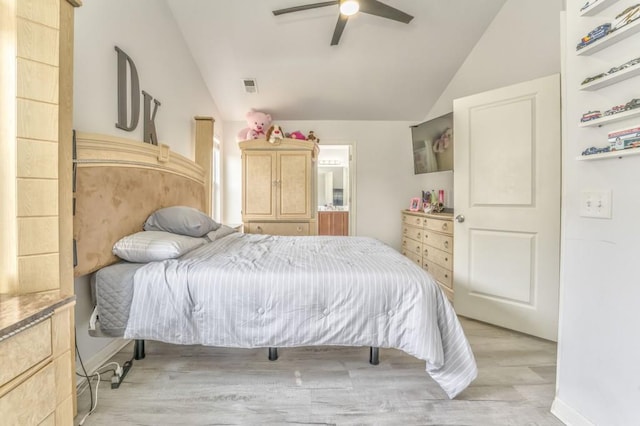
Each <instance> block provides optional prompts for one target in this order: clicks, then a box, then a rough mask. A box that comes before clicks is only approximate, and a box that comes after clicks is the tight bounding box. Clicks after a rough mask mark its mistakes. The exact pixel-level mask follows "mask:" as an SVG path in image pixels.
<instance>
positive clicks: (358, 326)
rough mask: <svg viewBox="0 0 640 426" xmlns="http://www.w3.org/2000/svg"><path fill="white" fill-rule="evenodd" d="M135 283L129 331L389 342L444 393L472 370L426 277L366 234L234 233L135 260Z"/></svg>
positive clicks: (214, 341)
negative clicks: (170, 254) (161, 257)
mask: <svg viewBox="0 0 640 426" xmlns="http://www.w3.org/2000/svg"><path fill="white" fill-rule="evenodd" d="M129 288H131V287H129ZM133 289H134V292H133V299H132V302H131V309H130V313H129V320H128V321H127V326H126V330H125V333H124V337H126V338H131V339H151V340H159V341H164V342H169V343H176V344H188V345H191V344H202V345H211V346H222V347H239V348H255V347H295V346H312V345H344V346H373V347H383V348H396V349H400V350H402V351H404V352H406V353H408V354H410V355H413V356H415V357H417V358H419V359H422V360H425V361H426V370H427V372H428V373H429V374H430V375H431V377H432V378H433V379H435V380H436V381H437V382H438V383H439V384H440V386H441V387H442V388H443V389H444V390H445V392H446V393H447V394H448V395H449V396H450V397H454V396H455V395H457V394H458V393H459V392H461V391H462V390H463V389H464V388H466V386H467V385H468V384H469V383H470V382H471V381H472V380H473V379H474V378H475V377H476V375H477V369H476V365H475V359H474V357H473V354H472V352H471V348H470V346H469V344H468V342H467V340H466V337H465V336H464V333H463V331H462V328H461V326H460V323H459V322H458V319H457V317H456V315H455V312H454V311H453V308H452V307H451V305H450V304H449V302H448V301H447V299H446V296H445V295H444V294H443V292H442V290H441V289H440V288H439V286H438V285H437V284H436V283H435V281H434V280H433V278H432V277H431V276H430V275H429V274H428V273H426V272H425V271H424V270H422V268H420V267H418V266H416V265H415V264H414V263H413V262H412V261H411V260H410V259H408V258H406V257H404V256H402V255H401V254H400V253H398V252H397V251H396V250H394V249H392V248H391V247H389V246H387V245H385V244H383V243H381V242H379V241H377V240H375V239H372V238H364V237H322V236H318V237H283V236H271V235H255V234H232V235H229V236H227V237H225V238H222V239H219V240H216V241H213V242H211V243H208V244H206V245H204V246H202V247H200V248H197V249H195V250H193V251H192V252H190V253H188V254H186V255H185V256H183V257H182V258H180V259H173V260H166V261H162V262H153V263H149V264H147V265H145V266H143V267H140V268H138V269H136V271H135V273H134V276H133ZM120 325H121V324H119V326H120Z"/></svg>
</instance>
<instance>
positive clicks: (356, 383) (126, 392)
mask: <svg viewBox="0 0 640 426" xmlns="http://www.w3.org/2000/svg"><path fill="white" fill-rule="evenodd" d="M461 321H462V324H463V327H464V329H465V332H466V335H467V337H468V339H469V341H470V342H471V346H472V348H473V351H474V354H475V357H476V361H477V363H478V369H479V374H478V378H477V379H476V380H475V382H473V383H472V384H471V386H470V387H469V388H467V389H466V390H465V391H464V392H463V393H462V394H460V395H459V396H458V397H457V398H456V399H455V400H449V399H448V398H447V397H446V395H445V394H444V392H443V391H442V390H441V389H440V388H439V387H438V385H437V384H436V383H435V382H434V381H433V380H432V379H431V378H430V377H429V376H428V375H427V373H426V372H425V363H424V361H420V360H418V359H415V358H413V357H412V356H409V355H406V354H405V353H403V352H401V351H398V350H394V349H382V350H381V351H380V365H378V366H372V365H370V364H369V363H368V357H369V349H368V348H342V347H316V348H295V349H281V350H280V354H279V355H280V358H279V360H278V361H275V362H271V361H268V360H267V350H266V349H260V350H257V349H256V350H254V349H224V348H210V347H200V346H174V345H169V344H164V343H157V342H147V345H146V346H147V347H146V352H147V357H146V358H145V359H144V360H141V361H135V362H134V367H133V369H132V370H131V371H130V372H129V374H128V375H127V377H126V378H125V381H124V383H123V384H122V386H121V387H120V389H117V390H112V389H110V383H109V382H108V380H107V382H103V383H102V384H101V385H100V391H99V400H98V408H97V410H96V411H95V412H94V413H93V414H92V415H91V416H89V417H88V418H87V420H86V421H85V425H108V426H114V425H217V424H224V425H282V424H314V425H318V424H337V425H344V424H349V425H561V424H562V423H561V422H560V421H559V420H557V419H556V418H555V417H554V416H553V415H551V414H550V413H549V408H550V406H551V402H552V401H553V397H554V389H555V387H554V386H555V385H554V383H555V372H556V345H555V343H552V342H548V341H545V340H540V339H536V338H533V337H529V336H525V335H522V334H519V333H516V332H512V331H509V330H504V329H501V328H497V327H493V326H490V325H487V324H483V323H480V322H477V321H472V320H468V319H463V318H462V319H461ZM132 353H133V350H132V349H131V348H130V347H127V348H126V349H125V350H123V351H122V352H120V353H119V354H117V355H116V356H115V357H114V360H117V361H119V362H123V361H124V360H126V359H128V358H130V357H131V355H132ZM88 409H89V392H88V391H85V392H83V393H82V394H81V395H80V397H79V400H78V412H79V413H78V417H76V424H77V422H78V421H79V420H80V419H81V418H82V417H83V416H84V414H85V413H86V412H87V411H88Z"/></svg>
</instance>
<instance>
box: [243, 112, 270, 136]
mask: <svg viewBox="0 0 640 426" xmlns="http://www.w3.org/2000/svg"><path fill="white" fill-rule="evenodd" d="M246 118H247V125H248V126H249V127H245V128H244V129H242V130H240V132H239V133H238V136H237V139H238V141H246V140H249V139H260V138H266V133H267V129H268V128H269V126H270V125H271V115H269V114H266V113H264V112H260V111H256V110H254V109H251V110H250V111H249V112H248V113H247V115H246Z"/></svg>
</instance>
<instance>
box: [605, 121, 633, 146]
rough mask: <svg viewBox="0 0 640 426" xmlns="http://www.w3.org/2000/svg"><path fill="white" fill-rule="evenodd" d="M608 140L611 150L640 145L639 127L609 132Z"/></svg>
mask: <svg viewBox="0 0 640 426" xmlns="http://www.w3.org/2000/svg"><path fill="white" fill-rule="evenodd" d="M608 140H609V147H610V148H611V150H612V151H619V150H623V149H627V148H637V147H638V145H640V127H637V126H636V127H632V128H630V129H623V130H616V131H614V132H611V133H609V135H608Z"/></svg>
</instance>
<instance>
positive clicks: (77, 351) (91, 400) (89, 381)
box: [75, 339, 98, 422]
mask: <svg viewBox="0 0 640 426" xmlns="http://www.w3.org/2000/svg"><path fill="white" fill-rule="evenodd" d="M75 343H76V355H78V360H79V361H80V366H81V367H82V371H83V372H84V377H85V378H86V379H87V383H88V384H89V401H90V405H89V408H91V407H93V390H92V389H91V377H90V376H89V375H88V374H87V369H86V368H84V363H83V362H82V357H81V356H80V350H79V349H78V339H76V340H75ZM76 374H77V373H76ZM97 392H98V389H97V388H96V393H97ZM88 414H91V410H89V413H88ZM88 414H87V415H88ZM82 421H83V422H84V419H82Z"/></svg>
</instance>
